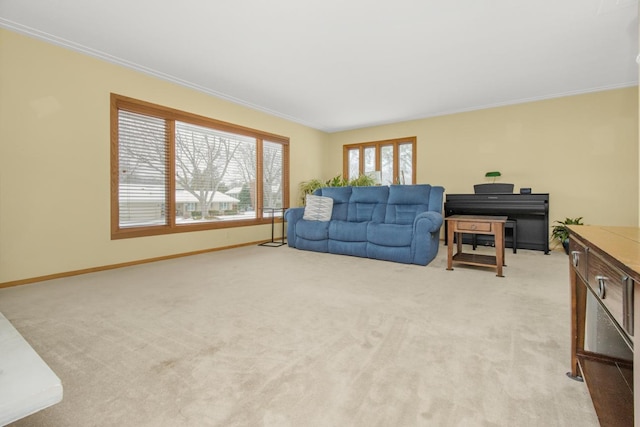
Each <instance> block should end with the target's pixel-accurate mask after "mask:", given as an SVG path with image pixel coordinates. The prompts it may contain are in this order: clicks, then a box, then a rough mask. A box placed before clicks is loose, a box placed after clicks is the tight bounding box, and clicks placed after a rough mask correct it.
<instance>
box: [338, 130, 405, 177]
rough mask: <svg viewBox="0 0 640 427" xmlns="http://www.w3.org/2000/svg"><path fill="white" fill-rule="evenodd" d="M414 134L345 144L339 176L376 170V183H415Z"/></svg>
mask: <svg viewBox="0 0 640 427" xmlns="http://www.w3.org/2000/svg"><path fill="white" fill-rule="evenodd" d="M415 159H416V137H415V136H413V137H408V138H399V139H390V140H387V141H374V142H365V143H361V144H349V145H345V146H344V149H343V162H344V166H343V175H344V176H346V177H347V178H348V179H350V180H351V179H354V178H357V177H358V176H360V175H363V174H371V173H375V172H376V171H379V172H380V176H379V177H380V184H382V185H389V184H415V182H416V168H415V164H416V163H415Z"/></svg>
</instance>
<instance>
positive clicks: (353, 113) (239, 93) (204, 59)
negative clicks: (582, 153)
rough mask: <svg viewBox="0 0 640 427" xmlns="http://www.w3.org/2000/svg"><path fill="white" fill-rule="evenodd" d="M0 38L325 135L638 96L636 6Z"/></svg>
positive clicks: (80, 1)
mask: <svg viewBox="0 0 640 427" xmlns="http://www.w3.org/2000/svg"><path fill="white" fill-rule="evenodd" d="M0 26H2V27H5V28H9V29H12V30H15V31H18V32H22V33H27V34H31V35H33V36H36V37H38V38H43V39H47V40H49V41H52V42H53V43H56V44H61V45H64V46H67V47H70V48H72V49H76V50H79V51H82V52H85V53H88V54H90V55H94V56H98V57H101V58H103V59H106V60H109V61H112V62H116V63H119V64H123V65H126V66H129V67H132V68H135V69H138V70H141V71H144V72H146V73H150V74H153V75H156V76H159V77H162V78H165V79H168V80H171V81H174V82H178V83H180V84H183V85H186V86H189V87H193V88H196V89H198V90H201V91H203V92H206V93H210V94H213V95H215V96H218V97H222V98H225V99H228V100H231V101H234V102H237V103H239V104H242V105H246V106H249V107H252V108H256V109H258V110H262V111H266V112H269V113H271V114H275V115H277V116H280V117H284V118H287V119H289V120H293V121H295V122H298V123H301V124H304V125H307V126H311V127H313V128H316V129H320V130H324V131H327V132H335V131H340V130H346V129H354V128H361V127H366V126H372V125H377V124H384V123H392V122H398V121H403V120H410V119H417V118H424V117H431V116H437V115H443V114H449V113H454V112H461V111H469V110H474V109H480V108H487V107H492V106H499V105H508V104H514V103H519V102H526V101H533V100H539V99H545V98H551V97H558V96H564V95H572V94H578V93H585V92H592V91H598V90H605V89H612V88H619V87H627V86H633V85H636V84H637V82H638V68H637V66H638V65H637V64H636V56H637V55H638V0H536V1H531V0H519V1H517V0H457V1H451V0H271V1H267V0H226V1H225V0H181V1H179V2H178V1H169V0H109V1H99V0H48V1H42V0H0Z"/></svg>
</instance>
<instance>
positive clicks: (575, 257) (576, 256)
mask: <svg viewBox="0 0 640 427" xmlns="http://www.w3.org/2000/svg"><path fill="white" fill-rule="evenodd" d="M571 258H572V259H573V266H574V267H577V266H578V263H579V261H580V252H579V251H571Z"/></svg>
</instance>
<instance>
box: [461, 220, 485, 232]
mask: <svg viewBox="0 0 640 427" xmlns="http://www.w3.org/2000/svg"><path fill="white" fill-rule="evenodd" d="M456 229H457V230H459V231H465V230H466V231H486V232H490V231H491V223H489V222H469V221H458V222H457V223H456Z"/></svg>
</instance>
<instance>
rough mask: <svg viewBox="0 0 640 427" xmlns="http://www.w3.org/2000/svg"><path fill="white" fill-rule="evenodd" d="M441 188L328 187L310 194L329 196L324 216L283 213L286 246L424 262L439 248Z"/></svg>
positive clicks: (298, 211)
mask: <svg viewBox="0 0 640 427" xmlns="http://www.w3.org/2000/svg"><path fill="white" fill-rule="evenodd" d="M443 193H444V188H443V187H436V186H433V187H432V186H431V185H427V184H419V185H391V186H375V187H327V188H321V189H319V190H316V192H315V193H314V194H315V195H319V196H325V197H330V198H331V199H333V210H332V212H331V219H330V220H329V221H315V220H307V219H304V218H303V216H304V209H305V208H303V207H300V208H291V209H288V210H287V211H286V212H285V220H286V221H287V241H288V244H289V246H290V247H292V248H298V249H304V250H309V251H317V252H329V253H333V254H342V255H353V256H359V257H367V258H374V259H381V260H386V261H395V262H401V263H405V264H418V265H427V264H428V263H429V262H430V261H431V260H433V259H434V258H435V256H436V255H437V253H438V243H439V240H440V227H441V226H442V222H443V217H442V195H443Z"/></svg>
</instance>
